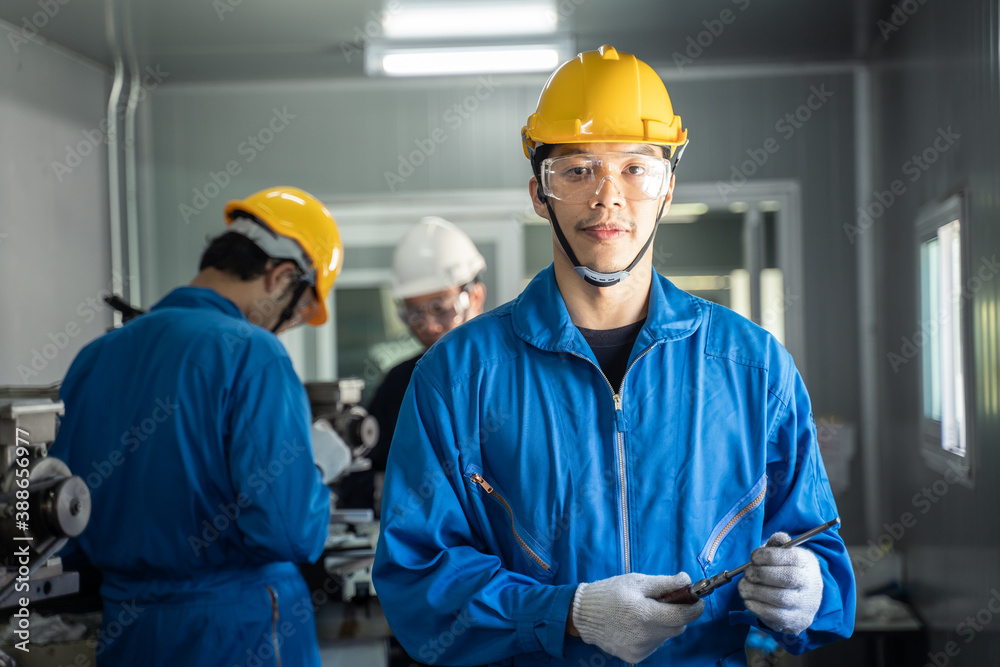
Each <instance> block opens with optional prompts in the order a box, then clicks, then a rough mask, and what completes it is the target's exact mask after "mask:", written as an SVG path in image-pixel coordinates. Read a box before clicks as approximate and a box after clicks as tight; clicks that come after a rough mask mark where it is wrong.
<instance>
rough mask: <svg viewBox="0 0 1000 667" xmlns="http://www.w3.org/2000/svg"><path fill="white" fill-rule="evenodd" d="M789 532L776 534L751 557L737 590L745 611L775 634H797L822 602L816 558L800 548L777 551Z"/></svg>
mask: <svg viewBox="0 0 1000 667" xmlns="http://www.w3.org/2000/svg"><path fill="white" fill-rule="evenodd" d="M790 541H791V538H790V537H789V536H788V533H775V534H774V535H772V536H771V538H770V539H769V540H768V541H767V544H765V545H764V546H762V547H760V548H759V549H754V550H753V553H751V554H750V562H751V563H752V565H750V567H748V568H747V569H746V571H745V572H744V573H743V579H742V580H741V581H740V584H739V589H740V595H741V596H742V597H743V601H744V602H745V603H746V605H747V609H749V610H750V611H752V612H753V613H755V614H757V616H759V617H760V618H761V619H763V620H764V622H765V623H767V625H768V626H769V627H770V628H771V629H773V630H777V631H778V632H785V633H788V634H792V635H797V634H799V633H800V632H802V631H803V630H805V629H806V628H808V627H809V625H810V624H811V623H812V622H813V618H814V617H815V616H816V612H817V611H818V610H819V603H820V602H821V601H822V599H823V575H822V574H821V573H820V569H819V561H818V560H817V559H816V555H815V554H813V552H811V551H809V549H805V548H803V547H792V548H791V549H780V548H778V547H779V546H780V545H782V544H785V543H786V542H790Z"/></svg>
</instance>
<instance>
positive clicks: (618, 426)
mask: <svg viewBox="0 0 1000 667" xmlns="http://www.w3.org/2000/svg"><path fill="white" fill-rule="evenodd" d="M654 347H656V346H655V345H650V346H649V347H647V348H646V349H645V350H643V351H642V354H640V355H639V356H638V357H636V358H635V360H633V361H632V363H631V364H629V366H628V368H626V369H625V373H624V375H622V384H621V386H620V387H619V388H618V391H617V392H616V391H615V388H614V386H613V385H612V384H611V380H609V379H608V376H607V375H605V374H604V370H602V369H601V367H600V366H598V365H597V364H595V363H594V362H593V361H591V360H590V359H588V358H587V357H584V356H583V355H580V354H577V353H576V352H570V354H572V355H573V356H574V357H579V358H581V359H583V360H584V361H586V362H588V363H590V364H592V365H593V366H594V367H595V368H597V372H599V373H600V374H601V377H603V378H604V381H605V382H606V383H607V385H608V389H610V390H611V398H612V399H614V402H615V439H616V441H617V445H618V480H619V482H620V483H621V487H622V505H621V509H622V536H623V537H624V540H625V573H626V574H628V573H629V572H631V571H632V561H631V554H630V550H629V535H628V489H627V487H626V480H625V438H624V437H622V428H623V426H624V421H625V415H624V412H623V410H622V392H623V391H624V389H625V378H626V377H628V372H629V371H630V370H632V367H633V366H635V365H636V364H637V363H638V362H639V360H640V359H642V358H643V357H645V356H646V354H647V353H648V352H649V351H650V350H652V349H653V348H654Z"/></svg>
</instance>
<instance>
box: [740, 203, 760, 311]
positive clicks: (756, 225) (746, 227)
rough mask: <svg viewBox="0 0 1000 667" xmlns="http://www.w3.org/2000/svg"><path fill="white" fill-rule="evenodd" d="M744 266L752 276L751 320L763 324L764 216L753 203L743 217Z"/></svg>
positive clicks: (756, 204) (758, 204)
mask: <svg viewBox="0 0 1000 667" xmlns="http://www.w3.org/2000/svg"><path fill="white" fill-rule="evenodd" d="M743 265H744V266H746V268H747V273H748V274H750V319H751V320H753V321H754V322H755V323H757V324H760V323H761V315H760V313H761V307H760V272H761V271H762V270H763V269H764V214H763V213H762V212H761V210H760V203H759V202H751V203H750V208H748V209H747V211H746V213H744V215H743Z"/></svg>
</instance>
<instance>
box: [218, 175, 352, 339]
mask: <svg viewBox="0 0 1000 667" xmlns="http://www.w3.org/2000/svg"><path fill="white" fill-rule="evenodd" d="M240 212H243V213H248V214H249V215H251V216H253V217H254V218H256V219H257V220H259V221H260V222H262V223H264V224H265V225H267V226H268V227H269V228H270V229H271V230H272V231H274V232H275V233H276V234H280V235H281V236H285V237H287V238H290V239H294V240H295V241H297V242H298V244H299V245H300V246H301V247H302V250H304V251H305V253H306V255H308V256H309V259H310V260H311V261H312V265H313V266H312V268H313V269H315V271H316V300H317V302H318V304H317V305H318V309H317V311H316V314H315V315H313V317H312V318H311V319H310V320H309V322H308V323H309V324H312V325H315V326H318V325H320V324H323V323H324V322H326V319H327V309H326V297H327V295H328V294H329V293H330V288H331V287H333V282H334V281H335V280H336V279H337V276H338V275H340V269H341V268H342V267H343V265H344V244H343V242H342V241H341V240H340V231H339V230H338V229H337V221H336V220H334V219H333V216H332V215H331V214H330V211H328V210H327V208H326V206H324V205H323V203H322V202H321V201H320V200H318V199H316V198H315V197H313V196H312V195H311V194H309V193H308V192H306V191H305V190H300V189H298V188H293V187H287V186H278V187H274V188H268V189H266V190H261V191H260V192H256V193H254V194H252V195H250V196H249V197H247V198H246V199H244V200H242V201H236V200H234V201H231V202H229V203H228V204H226V221H227V224H229V223H231V222H232V221H233V220H234V219H235V218H237V217H239V213H240ZM303 268H305V267H303Z"/></svg>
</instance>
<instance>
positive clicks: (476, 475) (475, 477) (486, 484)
mask: <svg viewBox="0 0 1000 667" xmlns="http://www.w3.org/2000/svg"><path fill="white" fill-rule="evenodd" d="M472 481H473V482H475V483H476V484H478V485H479V486H481V487H483V491H485V492H486V493H493V487H492V486H490V483H489V482H487V481H486V480H485V479H483V476H482V475H480V474H479V473H478V472H474V473H472Z"/></svg>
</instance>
